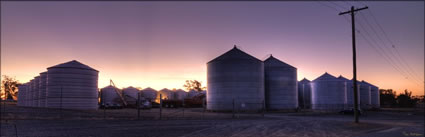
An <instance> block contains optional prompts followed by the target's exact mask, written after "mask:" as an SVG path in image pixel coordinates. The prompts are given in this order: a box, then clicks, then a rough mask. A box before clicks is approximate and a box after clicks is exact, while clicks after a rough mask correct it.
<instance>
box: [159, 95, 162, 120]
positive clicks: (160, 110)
mask: <svg viewBox="0 0 425 137" xmlns="http://www.w3.org/2000/svg"><path fill="white" fill-rule="evenodd" d="M161 119H162V94H159V120H161Z"/></svg>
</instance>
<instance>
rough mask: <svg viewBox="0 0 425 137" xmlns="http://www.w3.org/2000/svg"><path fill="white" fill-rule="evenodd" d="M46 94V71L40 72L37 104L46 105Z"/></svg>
mask: <svg viewBox="0 0 425 137" xmlns="http://www.w3.org/2000/svg"><path fill="white" fill-rule="evenodd" d="M46 94H47V71H46V72H42V73H40V82H39V94H38V95H39V96H38V99H39V104H40V105H39V106H40V107H46Z"/></svg>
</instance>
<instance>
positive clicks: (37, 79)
mask: <svg viewBox="0 0 425 137" xmlns="http://www.w3.org/2000/svg"><path fill="white" fill-rule="evenodd" d="M39 82H40V76H36V77H35V78H34V83H33V86H34V91H33V95H32V97H33V102H32V103H33V107H40V104H39V103H40V102H39V101H40V100H39V98H38V97H39V94H40V90H39V89H40V85H39V84H38V83H39Z"/></svg>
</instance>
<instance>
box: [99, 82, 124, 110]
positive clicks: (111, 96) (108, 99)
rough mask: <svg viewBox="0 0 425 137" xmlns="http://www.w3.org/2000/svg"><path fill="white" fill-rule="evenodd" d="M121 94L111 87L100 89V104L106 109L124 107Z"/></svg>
mask: <svg viewBox="0 0 425 137" xmlns="http://www.w3.org/2000/svg"><path fill="white" fill-rule="evenodd" d="M117 91H118V92H117ZM119 94H120V93H119V89H118V88H116V87H114V86H111V85H109V86H107V87H104V88H102V89H100V99H101V100H100V102H101V103H102V105H105V106H106V107H112V106H123V102H122V100H121V97H120V95H119Z"/></svg>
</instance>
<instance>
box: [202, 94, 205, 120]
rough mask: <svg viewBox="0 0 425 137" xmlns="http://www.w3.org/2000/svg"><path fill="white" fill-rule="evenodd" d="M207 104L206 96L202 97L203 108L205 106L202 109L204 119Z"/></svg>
mask: <svg viewBox="0 0 425 137" xmlns="http://www.w3.org/2000/svg"><path fill="white" fill-rule="evenodd" d="M205 104H206V101H205V98H202V108H203V110H202V119H204V113H205Z"/></svg>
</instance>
